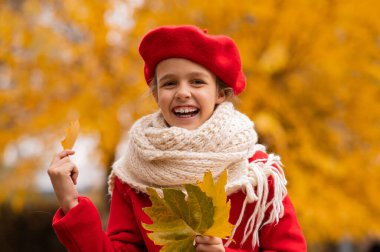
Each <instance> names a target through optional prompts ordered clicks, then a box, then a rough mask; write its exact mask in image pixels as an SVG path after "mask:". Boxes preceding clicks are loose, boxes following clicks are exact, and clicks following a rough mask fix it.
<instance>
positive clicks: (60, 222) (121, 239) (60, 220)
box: [53, 183, 146, 252]
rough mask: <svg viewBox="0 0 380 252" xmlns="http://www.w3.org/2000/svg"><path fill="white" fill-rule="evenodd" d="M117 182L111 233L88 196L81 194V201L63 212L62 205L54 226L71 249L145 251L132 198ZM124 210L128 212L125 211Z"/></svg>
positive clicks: (113, 201)
mask: <svg viewBox="0 0 380 252" xmlns="http://www.w3.org/2000/svg"><path fill="white" fill-rule="evenodd" d="M119 189H120V185H119V183H116V185H115V188H114V191H113V195H112V199H111V211H110V218H109V226H108V232H107V234H106V233H105V232H104V231H103V229H102V224H101V219H100V215H99V213H98V211H97V209H96V207H95V206H94V204H93V203H92V202H91V200H90V199H88V198H86V197H79V204H78V205H77V206H75V207H74V208H72V209H70V211H68V212H67V213H66V215H65V214H64V213H63V211H62V209H59V210H58V211H57V212H56V214H55V216H54V218H53V228H54V230H55V232H56V234H57V236H58V239H59V240H60V241H61V243H62V244H63V245H64V246H65V247H66V249H67V250H68V251H71V252H76V251H78V252H79V251H80V252H87V251H88V252H90V251H91V252H111V251H130V252H137V251H145V250H146V249H145V248H144V243H143V241H142V238H141V235H140V234H139V230H138V229H136V221H135V220H134V217H133V216H134V215H133V213H131V211H132V210H131V206H130V202H128V201H126V200H125V198H124V197H123V193H122V191H120V190H119ZM121 213H124V214H123V215H121Z"/></svg>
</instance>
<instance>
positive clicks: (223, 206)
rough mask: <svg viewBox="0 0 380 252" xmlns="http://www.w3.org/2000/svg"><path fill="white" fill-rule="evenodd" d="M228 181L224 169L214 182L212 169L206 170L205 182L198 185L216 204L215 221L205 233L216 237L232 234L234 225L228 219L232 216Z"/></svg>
mask: <svg viewBox="0 0 380 252" xmlns="http://www.w3.org/2000/svg"><path fill="white" fill-rule="evenodd" d="M226 183H227V171H226V170H224V171H223V172H222V173H221V175H220V177H219V179H218V181H217V182H216V183H214V180H213V178H212V173H211V172H210V171H208V172H206V173H205V175H204V179H203V182H199V183H198V186H199V187H200V188H201V190H202V191H203V192H205V193H206V195H207V196H208V197H210V198H212V201H213V205H214V211H215V213H214V223H213V225H212V226H211V227H210V228H209V229H208V230H207V231H206V232H205V233H204V235H208V236H216V237H222V238H223V237H227V236H230V235H231V233H232V230H233V229H234V225H232V224H231V223H230V222H229V221H228V219H229V216H230V208H231V204H230V202H229V201H228V202H226V201H227V193H226V190H225V185H226Z"/></svg>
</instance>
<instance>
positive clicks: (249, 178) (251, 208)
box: [48, 26, 306, 252]
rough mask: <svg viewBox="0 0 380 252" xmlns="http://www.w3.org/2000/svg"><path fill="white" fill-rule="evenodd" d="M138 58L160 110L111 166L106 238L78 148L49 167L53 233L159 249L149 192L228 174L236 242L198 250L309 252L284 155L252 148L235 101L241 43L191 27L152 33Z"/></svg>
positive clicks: (70, 240) (77, 242)
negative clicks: (81, 183)
mask: <svg viewBox="0 0 380 252" xmlns="http://www.w3.org/2000/svg"><path fill="white" fill-rule="evenodd" d="M139 52H140V54H141V56H142V58H143V60H144V62H145V67H144V75H145V79H146V81H147V83H148V84H149V85H150V88H151V92H152V94H153V96H154V98H155V100H156V102H157V104H158V106H159V108H160V111H158V112H156V113H154V114H151V115H148V116H145V117H143V118H141V119H140V120H138V121H137V122H136V123H135V124H134V125H133V126H132V128H131V130H130V132H129V135H128V140H127V141H128V145H127V146H128V148H127V150H126V152H125V153H124V155H123V156H122V157H121V158H120V159H119V160H118V161H117V162H116V163H115V164H114V165H113V169H112V172H111V175H110V177H109V190H110V193H111V194H112V199H111V209H110V216H109V223H108V227H107V232H106V233H104V232H103V230H102V225H101V221H100V217H99V214H98V212H97V210H96V208H95V207H94V205H93V204H92V203H91V201H90V200H89V199H88V198H86V197H81V196H78V193H77V191H76V189H75V185H76V179H77V176H78V169H77V167H76V166H75V164H73V163H72V162H71V161H70V159H69V156H70V155H73V154H74V151H72V150H64V151H62V152H60V153H58V154H57V155H56V156H55V158H54V159H53V161H52V164H51V166H50V167H49V169H48V174H49V176H50V179H51V182H52V184H53V187H54V190H55V193H56V195H57V198H58V201H59V204H60V206H61V208H60V209H59V210H58V211H57V213H56V215H55V216H54V219H53V227H54V229H55V231H56V233H57V236H58V238H59V239H60V241H61V242H62V243H63V244H64V246H65V247H66V248H67V249H68V250H70V251H159V250H160V247H159V246H156V245H154V243H153V242H152V241H151V240H150V239H149V238H148V236H147V231H146V230H145V229H144V228H143V227H142V223H151V220H150V219H149V217H148V216H147V215H146V214H145V213H144V212H143V210H142V209H143V208H144V207H148V206H150V205H151V202H150V200H149V197H148V196H147V194H146V192H147V187H153V188H156V189H157V190H158V191H160V189H161V188H163V187H171V188H181V185H183V184H186V183H191V184H195V183H196V181H198V180H201V179H202V178H203V174H204V173H205V172H206V171H207V170H210V171H211V172H212V174H213V176H214V178H215V179H216V178H218V176H219V175H220V173H221V172H222V171H223V170H224V169H225V168H227V172H228V182H227V185H226V192H227V195H228V198H229V200H230V201H231V210H230V218H229V220H230V222H231V223H232V224H235V229H234V231H233V234H232V238H233V239H234V241H235V243H234V242H232V243H231V242H226V241H223V240H222V239H220V238H218V237H206V236H197V237H196V238H195V241H194V245H195V246H196V251H267V252H269V251H297V252H300V251H306V244H305V240H304V237H303V235H302V232H301V229H300V226H299V224H298V221H297V219H296V215H295V211H294V208H293V206H292V204H291V202H290V199H289V197H288V196H287V190H286V187H285V185H286V180H285V177H284V175H283V171H282V169H281V163H280V160H279V158H278V157H277V156H274V155H273V154H266V152H265V148H264V147H263V146H262V145H259V144H257V143H256V142H257V135H256V132H255V130H254V128H253V123H252V122H251V121H250V120H249V118H248V117H246V116H245V115H243V114H241V113H239V112H238V111H236V110H235V109H234V107H233V105H232V103H230V102H229V100H230V99H231V96H233V95H238V94H240V93H241V92H242V91H243V89H244V88H245V85H246V83H245V77H244V74H243V72H242V67H241V61H240V55H239V52H238V49H237V47H236V45H235V43H234V42H233V41H232V40H231V39H230V38H228V37H226V36H213V35H208V34H207V32H206V31H202V30H200V29H199V28H197V27H194V26H165V27H160V28H157V29H154V30H152V31H151V32H149V33H148V34H146V35H145V36H144V38H143V39H142V42H141V44H140V47H139Z"/></svg>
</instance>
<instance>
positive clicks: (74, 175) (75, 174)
mask: <svg viewBox="0 0 380 252" xmlns="http://www.w3.org/2000/svg"><path fill="white" fill-rule="evenodd" d="M78 175H79V171H78V168H77V167H76V166H74V169H73V170H72V171H71V179H72V180H73V182H74V185H76V184H77V179H78Z"/></svg>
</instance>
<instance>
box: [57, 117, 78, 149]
mask: <svg viewBox="0 0 380 252" xmlns="http://www.w3.org/2000/svg"><path fill="white" fill-rule="evenodd" d="M79 128H80V125H79V121H78V120H75V121H72V122H70V125H69V126H68V127H67V128H66V136H65V138H64V139H63V140H62V141H61V145H62V147H63V149H65V150H67V149H71V148H72V147H73V146H74V144H75V141H76V140H77V137H78V133H79Z"/></svg>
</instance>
